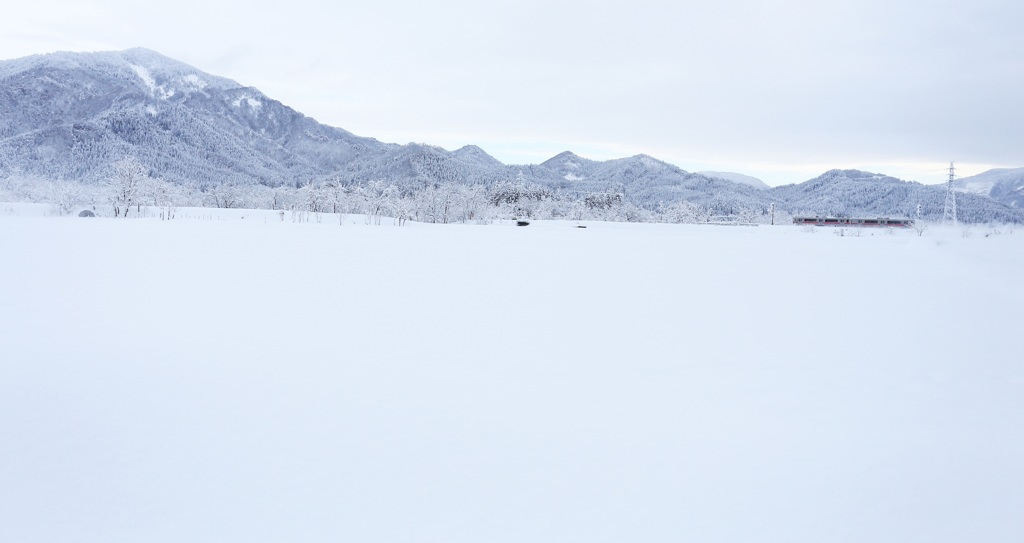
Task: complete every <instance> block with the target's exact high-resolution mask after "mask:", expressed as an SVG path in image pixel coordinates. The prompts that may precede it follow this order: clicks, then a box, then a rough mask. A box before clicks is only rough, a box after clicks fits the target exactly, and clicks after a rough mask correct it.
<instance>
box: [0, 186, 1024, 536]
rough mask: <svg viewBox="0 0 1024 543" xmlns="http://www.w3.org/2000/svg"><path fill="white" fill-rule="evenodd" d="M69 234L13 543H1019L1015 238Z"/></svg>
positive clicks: (7, 374)
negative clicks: (976, 542)
mask: <svg viewBox="0 0 1024 543" xmlns="http://www.w3.org/2000/svg"><path fill="white" fill-rule="evenodd" d="M45 214H46V213H45V211H43V208H39V207H32V206H24V205H21V206H19V205H15V204H0V263H2V265H0V541H10V542H19V543H20V542H43V541H45V542H50V541H53V542H64V541H76V542H104V543H109V542H126V543H127V542H132V543H138V542H147V543H151V542H175V543H178V542H183V541H190V542H192V541H209V542H224V541H245V542H264V541H265V542H281V541H323V542H327V541H330V542H340V541H351V542H389V543H390V542H415V543H419V542H437V543H457V542H473V543H480V542H517V543H520V542H521V543H527V542H529V543H539V542H560V543H562V542H588V543H589V542H672V543H678V542H686V541H692V542H701V543H714V542H734V543H740V542H808V543H821V542H868V541H870V542H900V543H905V542H957V543H962V542H967V541H978V542H981V541H984V542H1010V541H1024V514H1022V512H1024V460H1022V459H1024V362H1022V359H1024V350H1022V348H1021V345H1022V343H1021V340H1020V337H1021V336H1020V334H1021V332H1022V329H1024V316H1022V315H1024V314H1022V310H1024V285H1022V278H1024V232H1016V233H1012V232H1009V231H1006V230H1003V231H1001V232H999V233H994V232H993V231H992V229H990V228H983V227H975V228H974V229H972V230H971V231H970V232H968V235H967V237H964V232H963V231H962V229H950V230H941V229H938V228H932V229H931V230H929V231H927V232H925V234H924V236H922V237H918V236H917V235H916V234H915V233H914V232H912V231H901V232H894V233H886V232H879V231H864V232H862V233H861V235H860V236H857V235H855V234H857V232H855V231H847V232H845V233H846V234H847V235H845V236H842V237H840V236H837V235H835V232H834V231H832V230H823V229H819V230H805V229H801V228H796V227H765V226H762V227H757V228H752V227H725V226H717V227H716V226H677V225H628V224H611V223H591V224H588V228H586V229H581V228H575V225H574V224H572V223H535V224H533V225H531V226H529V227H526V228H517V227H514V226H512V225H508V224H492V225H488V226H478V225H473V226H470V225H448V226H433V225H422V224H409V225H407V226H405V227H401V228H399V227H395V226H392V224H391V221H390V220H389V219H385V220H384V221H383V224H382V225H381V226H368V225H365V224H364V221H363V220H362V218H361V217H349V218H348V220H347V223H346V224H345V225H343V226H339V224H338V221H337V219H336V218H334V217H330V216H325V217H322V222H320V223H317V222H316V221H315V219H312V220H311V222H306V223H296V222H293V221H292V220H291V218H290V217H287V218H286V219H285V220H284V221H282V220H281V219H280V217H279V216H278V215H276V214H274V213H272V212H258V211H252V212H243V211H230V212H224V211H218V210H180V211H179V218H178V219H176V220H174V221H161V220H159V219H135V220H131V219H129V220H115V219H103V218H98V219H79V218H77V217H74V218H58V217H48V216H44V215H45ZM242 216H245V218H244V219H242V218H241V217H242ZM851 234H854V235H851Z"/></svg>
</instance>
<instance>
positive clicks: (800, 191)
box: [769, 170, 1024, 222]
mask: <svg viewBox="0 0 1024 543" xmlns="http://www.w3.org/2000/svg"><path fill="white" fill-rule="evenodd" d="M769 193H770V194H771V195H773V196H774V197H776V198H777V199H778V201H779V202H780V205H781V206H782V207H783V208H784V209H788V210H789V211H791V212H792V213H793V214H797V215H830V216H836V217H853V216H861V217H893V218H899V217H906V218H914V217H915V216H916V213H917V206H918V204H920V205H921V216H922V218H924V219H928V220H939V219H941V218H942V212H943V207H944V204H945V198H946V194H945V187H940V186H927V185H922V184H920V183H915V182H908V181H903V180H900V179H896V178H893V177H889V176H886V175H882V174H876V173H869V172H862V171H859V170H831V171H828V172H825V173H824V174H822V175H821V176H819V177H817V178H815V179H811V180H810V181H806V182H804V183H800V184H797V185H786V186H782V187H775V188H773V189H771V190H770V191H769ZM957 212H958V216H959V218H960V220H962V221H964V222H991V221H1007V222H1024V213H1022V212H1021V211H1020V210H1017V209H1013V208H1010V207H1008V206H1005V205H1003V204H1000V203H999V202H996V201H995V200H993V199H991V198H987V197H984V196H979V195H976V194H969V193H961V194H959V195H958V198H957Z"/></svg>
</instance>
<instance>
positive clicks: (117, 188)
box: [108, 157, 149, 217]
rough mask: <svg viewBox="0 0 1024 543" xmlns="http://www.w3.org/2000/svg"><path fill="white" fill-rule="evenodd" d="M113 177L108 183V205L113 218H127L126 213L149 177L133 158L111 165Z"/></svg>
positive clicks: (136, 199)
mask: <svg viewBox="0 0 1024 543" xmlns="http://www.w3.org/2000/svg"><path fill="white" fill-rule="evenodd" d="M113 168H114V172H113V176H112V177H111V178H110V180H109V181H108V186H109V189H110V193H109V194H110V203H111V204H112V205H113V206H114V216H115V217H128V211H129V210H130V209H131V207H132V206H133V205H135V203H136V202H137V201H138V199H139V196H140V193H141V190H142V185H143V183H144V182H145V180H146V179H147V178H148V177H149V175H148V174H147V173H146V168H145V167H144V166H143V165H142V163H141V162H139V161H138V159H136V158H135V157H125V158H122V159H121V160H118V161H117V162H115V163H114V165H113Z"/></svg>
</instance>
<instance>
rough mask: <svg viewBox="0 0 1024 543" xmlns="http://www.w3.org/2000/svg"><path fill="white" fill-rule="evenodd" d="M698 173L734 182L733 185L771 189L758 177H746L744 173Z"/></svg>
mask: <svg viewBox="0 0 1024 543" xmlns="http://www.w3.org/2000/svg"><path fill="white" fill-rule="evenodd" d="M697 173H699V174H701V175H706V176H708V177H713V178H715V179H725V180H726V181H732V182H733V183H739V184H741V185H747V186H749V187H754V188H755V189H768V188H770V187H769V186H768V184H767V183H765V182H764V181H761V180H760V179H758V178H756V177H753V176H750V175H744V174H742V173H736V172H711V171H704V172H697Z"/></svg>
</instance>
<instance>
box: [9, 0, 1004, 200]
mask: <svg viewBox="0 0 1024 543" xmlns="http://www.w3.org/2000/svg"><path fill="white" fill-rule="evenodd" d="M1022 26H1024V2H1021V1H1020V0H1013V1H1010V0H989V1H987V0H972V1H966V0H964V1H949V0H928V1H925V0H915V1H900V0H858V1H846V2H830V1H827V0H789V1H772V0H703V1H701V2H693V1H689V0H682V1H680V0H677V1H673V2H669V1H660V2H658V1H649V0H632V1H629V2H624V1H611V2H610V1H601V0H588V1H564V0H543V1H539V0H514V1H508V0H490V1H487V2H481V1H470V0H438V1H436V2H432V3H428V2H421V1H407V0H376V1H364V2H359V3H353V2H340V3H335V2H314V1H309V0H291V1H289V2H264V1H259V0H257V1H246V2H239V1H235V0H218V1H204V2H196V1H192V0H178V1H175V2H161V3H148V2H139V1H138V0H132V1H129V0H75V1H65V0H33V1H31V2H18V3H17V4H16V5H8V6H5V8H4V13H3V17H2V18H0V58H3V59H11V58H17V57H22V56H27V55H31V54H38V53H48V52H53V51H58V50H65V51H98V50H116V49H127V48H130V47H146V48H149V49H153V50H156V51H158V52H160V53H162V54H164V55H167V56H169V57H172V58H175V59H177V60H181V61H183V62H186V63H188V64H191V65H193V66H195V67H197V68H199V69H201V70H204V71H206V72H210V73H213V74H216V75H221V76H225V77H229V78H231V79H234V80H236V81H238V82H239V83H242V84H244V85H250V86H254V87H256V88H258V89H260V90H261V91H263V92H264V93H265V94H267V95H268V96H270V97H271V98H275V99H277V100H280V101H281V102H283V103H285V104H286V105H289V106H291V107H293V108H295V109H296V110H298V111H300V112H302V113H304V114H306V115H309V116H311V117H314V118H316V119H317V120H319V121H321V122H323V123H326V124H329V125H332V126H338V127H341V128H344V129H346V130H349V131H351V132H354V133H356V134H358V135H361V136H371V137H375V138H377V139H379V140H383V141H389V142H397V143H407V142H410V141H415V142H424V143H430V144H434V145H439V146H442V147H445V148H447V149H456V148H458V147H461V146H463V145H466V144H476V145H479V146H480V147H482V148H484V149H485V150H486V151H488V152H489V153H491V154H492V155H494V156H495V157H497V158H498V159H500V160H502V161H503V162H506V163H536V162H541V161H543V160H545V159H547V158H550V157H551V156H553V155H555V154H557V153H559V152H561V151H565V150H572V151H574V152H575V153H577V154H579V155H581V156H584V157H587V158H593V159H608V158H619V157H624V156H631V155H635V154H639V153H646V154H649V155H652V156H654V157H656V158H660V159H663V160H666V161H668V162H671V163H673V164H676V165H678V166H680V167H682V168H684V169H687V170H726V171H735V172H740V173H745V174H748V175H754V176H756V177H759V178H761V179H763V180H764V181H766V182H767V183H769V184H771V185H778V184H784V183H791V182H799V181H804V180H806V179H810V178H812V177H815V176H817V175H819V174H820V173H822V172H823V171H825V170H827V169H831V168H837V167H842V168H859V169H864V170H869V171H877V172H881V173H887V174H890V175H894V176H897V177H901V178H904V179H910V180H917V181H921V182H925V183H938V182H941V181H942V180H943V179H944V178H945V177H946V175H947V169H948V165H949V162H950V161H956V162H957V164H958V172H959V173H962V174H964V175H968V174H973V173H979V172H981V171H983V170H986V169H988V168H990V167H1020V166H1024V32H1022V30H1021V29H1022Z"/></svg>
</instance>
